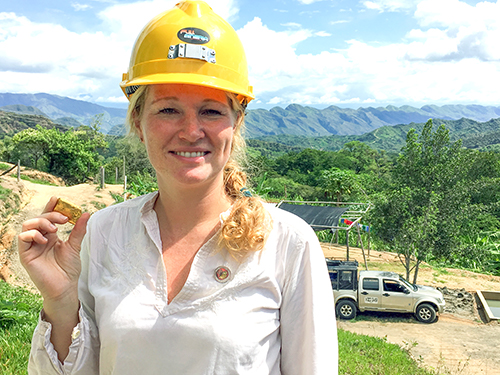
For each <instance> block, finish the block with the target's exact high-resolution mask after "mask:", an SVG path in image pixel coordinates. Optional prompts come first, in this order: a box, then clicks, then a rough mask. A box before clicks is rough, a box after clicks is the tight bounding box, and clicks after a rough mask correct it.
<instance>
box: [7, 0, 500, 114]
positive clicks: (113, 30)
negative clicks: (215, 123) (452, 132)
mask: <svg viewBox="0 0 500 375" xmlns="http://www.w3.org/2000/svg"><path fill="white" fill-rule="evenodd" d="M176 2H177V1H175V0H144V1H133V0H120V1H115V0H14V1H13V0H0V92H10V93H39V92H45V93H49V94H54V95H60V96H66V97H71V98H74V99H80V100H86V101H90V102H94V103H98V104H101V105H105V106H108V107H124V106H126V103H127V100H126V98H125V96H124V95H123V94H122V92H121V89H120V87H119V83H120V81H121V77H122V73H124V72H126V71H127V69H128V63H129V60H130V53H131V50H132V46H133V44H134V41H135V39H136V37H137V35H138V34H139V32H140V31H141V29H142V28H143V26H144V25H145V24H146V23H147V22H148V21H149V20H150V19H151V18H153V17H154V16H155V15H156V14H158V13H160V12H163V11H165V10H167V9H170V8H171V7H173V6H174V5H175V4H176ZM207 2H208V4H209V5H210V6H211V7H212V8H213V9H214V11H215V12H217V13H218V14H219V15H220V16H222V17H223V18H225V19H226V20H227V21H228V22H229V23H230V24H231V25H232V26H233V27H234V29H235V30H236V31H237V33H238V35H239V37H240V39H241V40H242V42H243V45H244V47H245V51H246V55H247V60H248V65H249V79H250V84H251V85H253V87H254V94H255V95H256V100H254V101H253V102H252V103H250V107H249V108H250V109H255V108H266V109H269V108H272V107H274V106H280V107H283V108H285V107H286V106H287V105H289V104H291V103H296V104H301V105H304V106H311V107H316V108H326V107H328V106H330V105H335V106H339V107H351V108H359V107H369V106H371V107H379V106H384V107H385V106H387V105H395V106H398V107H399V106H403V105H411V106H414V107H421V106H423V105H428V104H435V105H445V104H479V105H493V106H500V0H497V1H495V0H489V1H475V0H371V1H366V0H286V1H285V0H208V1H207Z"/></svg>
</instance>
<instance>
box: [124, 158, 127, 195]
mask: <svg viewBox="0 0 500 375" xmlns="http://www.w3.org/2000/svg"><path fill="white" fill-rule="evenodd" d="M125 175H126V173H125V155H123V178H125ZM126 188H127V183H125V189H126Z"/></svg>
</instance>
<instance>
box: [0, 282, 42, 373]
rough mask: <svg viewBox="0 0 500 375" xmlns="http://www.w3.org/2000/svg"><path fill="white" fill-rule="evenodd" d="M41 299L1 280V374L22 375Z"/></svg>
mask: <svg viewBox="0 0 500 375" xmlns="http://www.w3.org/2000/svg"><path fill="white" fill-rule="evenodd" d="M41 308H42V301H41V298H40V297H39V296H38V295H36V294H33V293H30V292H29V291H27V290H26V289H23V288H20V287H13V286H11V285H9V284H7V283H6V282H5V281H2V280H0V374H2V375H25V374H27V373H28V371H27V361H28V357H29V352H30V342H31V337H32V336H33V330H34V329H35V326H36V323H37V320H38V314H39V312H40V309H41Z"/></svg>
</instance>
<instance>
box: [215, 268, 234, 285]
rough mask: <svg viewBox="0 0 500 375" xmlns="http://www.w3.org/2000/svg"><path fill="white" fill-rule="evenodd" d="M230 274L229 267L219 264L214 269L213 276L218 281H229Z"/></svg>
mask: <svg viewBox="0 0 500 375" xmlns="http://www.w3.org/2000/svg"><path fill="white" fill-rule="evenodd" d="M230 276H231V271H230V270H229V268H227V267H224V266H220V267H217V268H216V269H215V272H214V277H215V280H217V281H218V282H219V283H225V282H228V281H229V277H230Z"/></svg>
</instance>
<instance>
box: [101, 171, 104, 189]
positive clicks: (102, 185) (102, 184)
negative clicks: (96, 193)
mask: <svg viewBox="0 0 500 375" xmlns="http://www.w3.org/2000/svg"><path fill="white" fill-rule="evenodd" d="M101 189H104V167H101Z"/></svg>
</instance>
